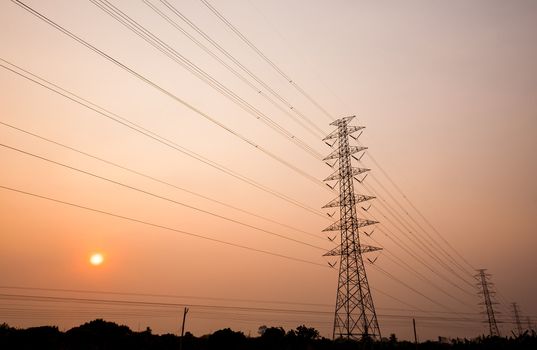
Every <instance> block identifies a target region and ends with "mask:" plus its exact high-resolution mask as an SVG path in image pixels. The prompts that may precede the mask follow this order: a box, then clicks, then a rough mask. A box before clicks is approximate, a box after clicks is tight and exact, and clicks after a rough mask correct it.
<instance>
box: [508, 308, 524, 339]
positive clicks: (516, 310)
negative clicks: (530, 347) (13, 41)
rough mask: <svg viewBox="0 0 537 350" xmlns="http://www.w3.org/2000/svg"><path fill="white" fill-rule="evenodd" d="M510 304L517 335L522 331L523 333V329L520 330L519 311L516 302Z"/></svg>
mask: <svg viewBox="0 0 537 350" xmlns="http://www.w3.org/2000/svg"><path fill="white" fill-rule="evenodd" d="M511 305H512V306H513V314H514V316H515V323H516V328H517V331H518V336H521V335H522V333H524V331H523V330H522V323H521V322H520V312H519V310H518V304H517V303H511Z"/></svg>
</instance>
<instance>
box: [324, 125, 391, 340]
mask: <svg viewBox="0 0 537 350" xmlns="http://www.w3.org/2000/svg"><path fill="white" fill-rule="evenodd" d="M353 118H354V116H351V117H345V118H341V119H338V120H336V121H334V122H332V123H331V124H330V125H333V126H335V127H337V129H336V130H334V131H333V132H332V133H330V134H329V135H328V136H326V137H325V138H324V139H323V141H325V142H326V144H328V145H329V146H330V147H334V146H336V144H337V149H335V150H334V151H333V152H332V153H330V154H329V155H328V156H327V157H326V158H324V159H323V160H324V161H325V162H326V163H327V164H328V165H329V166H330V167H332V168H334V167H335V166H336V164H337V165H338V167H337V169H336V171H335V172H334V173H333V174H332V175H330V176H329V177H327V178H326V179H324V181H326V182H332V183H333V182H334V181H335V183H334V184H333V185H332V186H330V185H329V184H328V183H327V186H329V187H330V188H332V189H334V188H335V187H336V186H337V185H338V184H339V196H338V197H337V198H335V199H333V200H332V201H330V202H329V203H328V204H326V205H325V206H324V207H323V208H333V207H339V220H338V221H336V222H335V223H334V224H332V225H330V226H328V227H327V228H325V229H324V230H323V232H325V231H339V232H340V244H339V246H337V247H336V248H334V249H332V250H330V251H329V252H327V253H326V254H324V256H339V257H340V258H339V278H338V286H337V297H336V307H335V315H334V330H333V334H332V336H333V338H334V339H335V338H346V339H354V340H368V339H376V340H380V338H381V335H380V328H379V325H378V321H377V314H376V312H375V306H374V304H373V298H372V296H371V291H370V289H369V284H368V282H367V275H366V270H365V266H364V261H363V258H362V253H366V252H372V251H376V250H380V249H381V248H377V247H372V246H367V245H361V244H360V234H363V233H364V232H360V231H359V229H361V228H362V227H365V226H369V225H373V224H376V223H377V221H372V220H366V219H361V218H358V215H357V213H356V204H357V203H360V202H364V201H368V200H371V199H373V198H375V197H373V196H367V195H362V194H356V193H355V192H354V180H357V181H358V182H360V183H361V182H362V181H363V180H364V179H365V176H364V177H362V179H361V180H360V179H358V178H356V176H360V175H361V174H363V173H366V172H368V171H369V170H370V169H365V168H356V167H353V166H352V164H351V163H352V162H351V161H352V159H355V160H359V158H356V156H355V154H357V153H360V152H362V151H365V150H366V149H367V147H362V146H351V145H349V138H352V139H354V140H357V139H358V137H359V136H360V135H361V133H360V135H358V136H353V134H354V133H356V132H357V131H360V130H362V129H364V127H363V126H352V125H349V122H350V121H351V120H352V119H353ZM362 156H363V154H362ZM331 162H333V164H330V163H331ZM366 176H367V174H366ZM330 216H331V215H330ZM329 239H330V240H331V241H333V240H334V239H335V238H329ZM330 265H331V266H332V264H330Z"/></svg>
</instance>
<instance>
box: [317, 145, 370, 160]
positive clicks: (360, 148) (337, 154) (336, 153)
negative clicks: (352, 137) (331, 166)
mask: <svg viewBox="0 0 537 350" xmlns="http://www.w3.org/2000/svg"><path fill="white" fill-rule="evenodd" d="M366 149H367V147H364V146H349V154H354V153H358V152H362V151H365V150H366ZM339 157H341V152H340V150H339V148H338V149H336V150H335V151H334V152H332V153H330V154H329V155H328V156H327V157H326V158H324V159H323V160H330V159H336V158H339Z"/></svg>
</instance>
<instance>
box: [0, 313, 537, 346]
mask: <svg viewBox="0 0 537 350" xmlns="http://www.w3.org/2000/svg"><path fill="white" fill-rule="evenodd" d="M259 333H260V335H259V336H258V337H246V336H245V335H244V334H243V333H242V332H235V331H232V330H231V329H229V328H226V329H221V330H218V331H216V332H214V333H212V334H208V335H204V336H201V337H195V336H193V335H192V334H190V333H188V332H187V333H186V334H185V336H184V338H183V344H182V349H183V350H212V349H236V350H250V349H251V350H254V349H255V350H269V349H270V350H272V349H281V350H287V349H293V350H301V349H304V350H325V349H326V350H347V349H364V350H365V349H368V350H374V349H400V350H405V349H411V350H415V349H419V350H429V349H509V350H510V349H524V350H526V349H527V350H530V349H531V350H537V335H536V334H535V332H532V333H531V334H529V333H527V332H526V334H524V335H522V336H520V337H517V338H499V337H495V338H490V337H480V338H477V339H472V340H469V339H462V340H460V339H459V340H450V341H447V343H439V342H432V341H428V342H424V343H420V344H418V345H415V344H413V343H410V342H407V341H398V340H397V338H396V337H395V335H393V334H392V335H391V336H390V338H389V339H386V340H384V341H382V342H368V341H363V342H354V341H344V340H335V341H333V340H330V339H326V338H321V337H319V333H318V332H317V331H316V330H315V329H314V328H308V327H306V326H300V327H297V328H296V329H294V330H290V331H287V332H286V331H285V330H284V329H283V328H280V327H266V326H262V327H260V332H259ZM180 341H181V339H180V337H178V336H176V335H173V334H165V335H155V334H152V332H151V329H149V328H148V329H147V330H145V331H143V332H133V331H132V330H130V329H129V327H127V326H121V325H118V324H116V323H113V322H107V321H104V320H94V321H91V322H88V323H85V324H83V325H81V326H78V327H74V328H72V329H70V330H68V331H66V332H61V331H60V330H59V329H58V327H52V326H42V327H32V328H27V329H16V328H12V327H9V326H8V325H7V324H1V325H0V349H3V350H8V349H17V350H24V349H32V350H34V349H35V350H39V349H62V350H63V349H65V350H71V349H77V350H78V349H80V350H86V349H87V350H105V349H106V350H108V349H110V350H111V349H114V350H115V349H119V350H121V349H129V350H131V349H132V350H142V349H162V350H164V349H180V347H181V344H180Z"/></svg>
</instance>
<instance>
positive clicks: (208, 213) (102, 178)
mask: <svg viewBox="0 0 537 350" xmlns="http://www.w3.org/2000/svg"><path fill="white" fill-rule="evenodd" d="M0 146H1V147H4V148H6V149H9V150H12V151H15V152H19V153H21V154H25V155H27V156H30V157H34V158H36V159H40V160H42V161H45V162H48V163H51V164H54V165H57V166H61V167H64V168H66V169H69V170H73V171H76V172H79V173H81V174H85V175H88V176H91V177H94V178H97V179H99V180H103V181H106V182H109V183H112V184H114V185H118V186H121V187H124V188H127V189H129V190H133V191H136V192H139V193H143V194H145V195H148V196H151V197H154V198H157V199H161V200H163V201H167V202H169V203H173V204H176V205H180V206H183V207H185V208H188V209H192V210H195V211H198V212H200V213H203V214H207V215H211V216H214V217H217V218H219V219H222V220H226V221H229V222H232V223H234V224H237V225H241V226H244V227H248V228H251V229H254V230H256V231H260V232H264V233H266V234H269V235H272V236H275V237H279V238H282V239H285V240H288V241H291V242H295V243H298V244H302V245H305V246H308V247H311V248H315V249H319V250H325V249H324V248H322V247H319V246H316V245H313V244H310V243H307V242H304V241H301V240H298V239H294V238H291V237H288V236H285V235H282V234H279V233H276V232H273V231H270V230H266V229H263V228H260V227H257V226H254V225H251V224H247V223H245V222H242V221H239V220H235V219H232V218H229V217H227V216H224V215H220V214H216V213H214V212H211V211H209V210H205V209H201V208H198V207H195V206H193V205H190V204H186V203H183V202H180V201H177V200H175V199H171V198H168V197H164V196H161V195H158V194H155V193H153V192H149V191H146V190H143V189H141V188H138V187H134V186H131V185H127V184H124V183H122V182H119V181H115V180H112V179H109V178H107V177H104V176H100V175H97V174H95V173H92V172H90V171H86V170H82V169H79V168H76V167H73V166H70V165H67V164H64V163H60V162H57V161H55V160H52V159H49V158H46V157H43V156H40V155H37V154H34V153H31V152H27V151H24V150H22V149H19V148H16V147H11V146H9V145H5V144H2V143H0Z"/></svg>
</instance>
